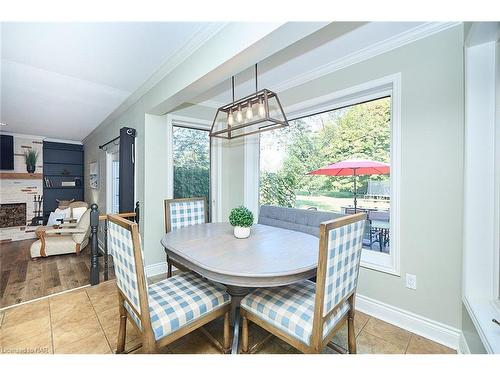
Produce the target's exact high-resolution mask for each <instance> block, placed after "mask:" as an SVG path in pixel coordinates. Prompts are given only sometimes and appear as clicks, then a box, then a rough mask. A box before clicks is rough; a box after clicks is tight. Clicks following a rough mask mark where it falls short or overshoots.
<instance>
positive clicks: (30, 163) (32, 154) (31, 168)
mask: <svg viewBox="0 0 500 375" xmlns="http://www.w3.org/2000/svg"><path fill="white" fill-rule="evenodd" d="M24 159H25V161H26V170H27V171H28V173H35V169H36V161H37V160H38V151H35V150H28V151H26V152H25V153H24Z"/></svg>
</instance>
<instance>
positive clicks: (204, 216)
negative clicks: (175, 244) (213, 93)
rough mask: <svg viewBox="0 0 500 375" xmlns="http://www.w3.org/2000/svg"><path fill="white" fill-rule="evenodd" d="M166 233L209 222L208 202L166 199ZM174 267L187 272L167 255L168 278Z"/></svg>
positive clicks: (198, 198) (197, 198)
mask: <svg viewBox="0 0 500 375" xmlns="http://www.w3.org/2000/svg"><path fill="white" fill-rule="evenodd" d="M164 203H165V232H166V233H168V232H170V231H172V230H175V229H179V228H183V227H187V226H190V225H196V224H204V223H207V222H208V211H207V200H206V198H205V197H194V198H177V199H165V202H164ZM172 266H175V267H176V268H177V269H179V270H181V271H187V269H186V268H185V267H184V266H183V265H182V264H179V263H178V262H176V261H175V260H173V259H171V258H170V257H169V255H168V254H167V277H171V276H172Z"/></svg>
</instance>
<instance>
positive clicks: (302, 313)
mask: <svg viewBox="0 0 500 375" xmlns="http://www.w3.org/2000/svg"><path fill="white" fill-rule="evenodd" d="M315 291H316V284H315V283H313V282H312V281H309V280H306V281H301V282H299V283H295V284H292V285H288V286H283V287H276V288H267V289H257V290H256V291H255V292H253V293H251V294H249V295H247V296H246V297H245V298H243V299H242V300H241V307H242V308H243V309H244V310H247V311H249V312H251V313H253V314H254V315H256V316H257V317H259V318H260V319H262V320H264V321H266V322H267V323H269V324H271V325H272V326H274V327H276V328H278V329H279V330H281V331H283V332H285V333H287V334H288V335H289V336H292V337H294V338H296V339H298V340H300V341H302V342H303V343H304V344H306V345H309V344H310V342H311V334H312V328H313V316H314V299H315ZM348 310H349V303H348V302H344V303H343V305H342V307H341V308H340V309H338V311H337V312H336V313H335V314H332V315H331V316H330V318H329V319H328V321H326V322H325V324H324V326H323V337H326V336H327V335H328V334H329V333H330V332H331V330H332V329H333V328H334V327H335V325H336V324H337V323H338V322H339V321H340V320H341V319H342V318H343V317H344V315H345V314H346V313H347V311H348Z"/></svg>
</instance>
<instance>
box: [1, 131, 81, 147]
mask: <svg viewBox="0 0 500 375" xmlns="http://www.w3.org/2000/svg"><path fill="white" fill-rule="evenodd" d="M0 134H5V135H11V136H13V137H18V138H26V139H33V140H36V141H44V142H59V143H71V144H74V145H81V144H83V143H82V142H80V141H74V140H71V139H59V138H49V137H45V136H42V135H34V134H24V133H16V132H9V131H4V130H0Z"/></svg>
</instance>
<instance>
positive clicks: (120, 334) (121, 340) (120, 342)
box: [116, 296, 127, 354]
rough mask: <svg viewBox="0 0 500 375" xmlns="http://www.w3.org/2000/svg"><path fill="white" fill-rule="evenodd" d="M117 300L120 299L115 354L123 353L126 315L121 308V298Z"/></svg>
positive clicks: (122, 307)
mask: <svg viewBox="0 0 500 375" xmlns="http://www.w3.org/2000/svg"><path fill="white" fill-rule="evenodd" d="M120 297H121V296H120ZM119 299H120V328H119V329H118V339H117V341H116V353H117V354H120V353H123V352H124V351H125V338H126V336H127V313H126V312H125V306H123V297H121V298H119Z"/></svg>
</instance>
